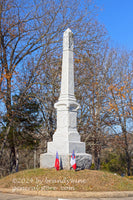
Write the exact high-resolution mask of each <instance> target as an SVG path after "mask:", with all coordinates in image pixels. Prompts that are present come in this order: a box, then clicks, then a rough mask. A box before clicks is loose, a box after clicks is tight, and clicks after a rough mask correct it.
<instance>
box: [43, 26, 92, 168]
mask: <svg viewBox="0 0 133 200" xmlns="http://www.w3.org/2000/svg"><path fill="white" fill-rule="evenodd" d="M73 47H74V40H73V33H72V31H71V30H70V29H69V28H68V29H67V30H66V31H65V32H64V35H63V59H62V78H61V92H60V97H59V100H58V102H57V103H55V105H54V106H55V108H56V110H57V129H56V132H55V133H54V135H53V141H52V142H48V144H47V153H44V154H41V156H40V167H41V168H52V167H54V163H55V156H56V152H58V154H59V158H60V160H61V161H62V165H63V168H65V169H70V158H71V155H72V152H73V150H74V151H75V156H76V163H77V167H79V168H82V169H88V168H89V167H90V166H91V161H92V156H91V155H90V154H86V153H85V143H84V142H81V141H80V135H79V133H78V131H77V110H78V108H79V104H78V103H77V102H76V98H75V95H74V63H73Z"/></svg>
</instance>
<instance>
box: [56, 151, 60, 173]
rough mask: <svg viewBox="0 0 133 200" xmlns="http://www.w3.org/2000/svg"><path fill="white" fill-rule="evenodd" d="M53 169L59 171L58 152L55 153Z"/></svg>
mask: <svg viewBox="0 0 133 200" xmlns="http://www.w3.org/2000/svg"><path fill="white" fill-rule="evenodd" d="M55 168H56V170H59V169H60V163H59V156H58V152H56V159H55Z"/></svg>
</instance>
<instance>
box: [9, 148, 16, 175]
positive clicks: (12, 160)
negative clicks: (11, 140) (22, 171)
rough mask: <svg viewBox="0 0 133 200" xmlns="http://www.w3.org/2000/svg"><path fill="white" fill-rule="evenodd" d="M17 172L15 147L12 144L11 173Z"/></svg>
mask: <svg viewBox="0 0 133 200" xmlns="http://www.w3.org/2000/svg"><path fill="white" fill-rule="evenodd" d="M14 172H16V153H15V147H14V145H12V147H11V148H10V173H14Z"/></svg>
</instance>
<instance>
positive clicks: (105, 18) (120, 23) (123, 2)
mask: <svg viewBox="0 0 133 200" xmlns="http://www.w3.org/2000/svg"><path fill="white" fill-rule="evenodd" d="M96 2H97V5H99V6H100V7H101V8H103V10H102V11H100V12H99V16H98V19H99V21H100V22H101V23H103V24H104V25H105V27H106V29H107V31H108V34H109V36H110V38H111V40H112V43H113V45H117V46H118V47H123V48H126V49H130V50H133V0H96Z"/></svg>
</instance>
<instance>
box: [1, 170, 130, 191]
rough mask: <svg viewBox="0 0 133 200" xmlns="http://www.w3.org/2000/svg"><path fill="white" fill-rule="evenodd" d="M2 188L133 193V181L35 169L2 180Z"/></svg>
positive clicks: (93, 173) (96, 173) (85, 172)
mask: <svg viewBox="0 0 133 200" xmlns="http://www.w3.org/2000/svg"><path fill="white" fill-rule="evenodd" d="M0 188H12V189H14V190H15V189H16V190H30V191H46V190H48V191H49V190H51V191H53V190H54V191H82V192H87V191H100V192H102V191H133V180H129V179H128V178H126V177H121V176H119V175H114V174H112V173H108V172H103V171H95V170H82V171H77V172H75V171H73V170H61V171H56V170H55V169H33V170H25V171H21V172H18V173H15V174H12V175H9V176H7V177H4V178H2V179H0Z"/></svg>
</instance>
